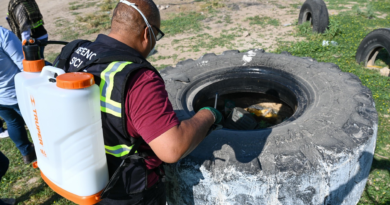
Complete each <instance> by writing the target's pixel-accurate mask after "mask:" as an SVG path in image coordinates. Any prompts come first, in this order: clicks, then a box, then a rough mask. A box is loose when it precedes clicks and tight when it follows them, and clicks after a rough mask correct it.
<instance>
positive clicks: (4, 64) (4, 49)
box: [0, 26, 36, 164]
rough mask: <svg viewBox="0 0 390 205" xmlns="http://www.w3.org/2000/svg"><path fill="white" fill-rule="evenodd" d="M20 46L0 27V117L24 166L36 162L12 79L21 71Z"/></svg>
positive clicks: (21, 52)
mask: <svg viewBox="0 0 390 205" xmlns="http://www.w3.org/2000/svg"><path fill="white" fill-rule="evenodd" d="M22 60H23V51H22V44H21V42H20V40H19V39H18V37H16V36H15V34H13V33H12V32H11V31H9V30H7V29H5V28H3V27H1V26H0V65H1V66H0V117H1V118H3V119H4V120H5V122H6V123H7V128H8V134H9V137H10V138H11V139H12V141H13V142H14V143H15V145H16V147H17V148H18V149H19V151H20V153H21V154H22V155H23V161H24V163H25V164H30V163H31V162H33V161H35V160H36V155H35V150H34V145H33V144H32V143H31V142H30V141H29V139H28V137H27V131H26V129H25V127H24V125H25V123H24V120H23V118H22V116H21V113H20V110H19V106H18V101H17V99H16V92H15V84H14V77H15V75H16V74H17V73H19V72H21V71H22V70H23V64H22Z"/></svg>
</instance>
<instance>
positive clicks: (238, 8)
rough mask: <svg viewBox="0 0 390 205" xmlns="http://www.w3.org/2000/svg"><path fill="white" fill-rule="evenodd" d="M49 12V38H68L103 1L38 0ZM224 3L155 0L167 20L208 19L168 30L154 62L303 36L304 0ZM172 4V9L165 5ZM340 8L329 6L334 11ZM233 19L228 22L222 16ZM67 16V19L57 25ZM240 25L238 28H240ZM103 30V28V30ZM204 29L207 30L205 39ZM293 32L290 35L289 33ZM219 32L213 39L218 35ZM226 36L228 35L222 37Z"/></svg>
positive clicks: (53, 48) (1, 9) (2, 9)
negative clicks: (257, 21) (259, 20)
mask: <svg viewBox="0 0 390 205" xmlns="http://www.w3.org/2000/svg"><path fill="white" fill-rule="evenodd" d="M4 1H5V0H4ZM36 1H37V3H38V5H39V7H40V9H41V12H42V14H43V16H44V21H45V27H46V29H47V30H48V32H49V40H63V39H62V38H63V36H61V35H60V34H59V33H60V32H58V31H59V30H67V29H70V30H75V29H77V28H76V27H73V26H72V24H73V23H75V21H76V17H77V15H81V16H82V15H86V14H88V13H94V12H96V11H98V10H99V8H98V6H99V5H100V4H101V3H102V2H103V0H80V1H77V3H80V2H81V3H85V4H87V3H90V4H95V5H92V6H89V7H87V8H80V9H76V10H75V9H73V10H70V5H72V3H75V0H36ZM211 2H212V3H215V2H217V4H218V5H220V7H219V8H216V10H218V12H217V14H214V15H213V16H210V15H209V14H208V13H207V9H206V8H205V6H204V5H205V2H204V1H196V2H195V1H192V0H156V1H155V3H156V4H157V5H159V6H160V7H165V9H163V10H160V13H161V17H162V20H165V19H169V18H171V16H172V15H174V14H179V13H188V12H196V13H200V14H201V15H205V16H206V18H204V20H202V22H200V23H201V24H202V27H205V28H207V29H203V30H202V31H199V32H195V33H192V32H184V33H180V34H176V35H167V36H166V37H164V38H163V39H162V40H161V41H159V42H158V45H157V48H156V50H157V51H158V52H157V53H156V54H155V55H153V57H152V58H150V59H149V60H150V61H151V62H152V64H154V65H155V66H160V68H161V66H167V65H175V64H176V63H177V62H178V61H181V60H185V59H188V58H193V59H197V58H199V57H201V56H202V55H203V54H205V53H216V54H220V53H222V52H223V51H224V50H232V49H234V50H248V49H253V48H263V49H265V50H266V51H272V50H273V49H275V45H276V43H277V41H294V40H298V39H296V38H295V37H293V35H291V33H292V32H293V29H294V27H295V24H296V22H297V19H298V15H299V10H300V6H301V5H302V4H303V2H304V0H273V1H269V0H221V1H215V0H214V1H211ZM167 6H168V8H166V7H167ZM335 12H336V11H331V10H330V11H329V13H330V14H334V13H335ZM0 13H1V14H3V17H1V18H0V25H2V26H3V27H5V28H9V26H8V24H7V23H6V20H5V14H6V13H7V4H0ZM255 16H259V17H270V18H271V19H277V20H278V21H279V25H276V26H275V25H263V26H260V25H250V24H249V22H250V21H248V20H247V18H251V17H255ZM227 17H228V18H229V19H230V20H229V21H227V22H221V20H223V19H226V18H227ZM59 20H62V21H64V22H68V23H65V24H58V21H59ZM237 28H239V29H237ZM108 32H109V30H101V31H100V33H104V34H108ZM98 33H99V32H98ZM98 33H93V34H89V35H84V36H80V37H79V38H83V39H89V40H93V39H95V38H96V36H97V35H98ZM200 34H208V35H207V36H206V37H203V39H200V37H199V35H200ZM221 34H230V35H232V36H233V37H231V38H229V39H226V40H229V41H230V42H229V43H222V46H221V45H213V44H212V43H211V42H210V40H209V41H207V40H208V39H207V38H210V39H211V38H212V40H215V39H218V38H219V36H222V35H221ZM288 34H289V35H288ZM213 37H214V38H213ZM200 40H202V41H204V42H206V44H207V45H206V46H203V47H202V46H197V44H198V43H199V41H200ZM220 40H221V41H224V39H220ZM61 47H62V46H58V45H49V46H48V47H47V48H46V50H45V55H46V56H48V54H51V53H52V54H54V53H58V52H60V50H61Z"/></svg>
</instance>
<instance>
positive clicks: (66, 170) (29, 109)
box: [15, 38, 109, 205]
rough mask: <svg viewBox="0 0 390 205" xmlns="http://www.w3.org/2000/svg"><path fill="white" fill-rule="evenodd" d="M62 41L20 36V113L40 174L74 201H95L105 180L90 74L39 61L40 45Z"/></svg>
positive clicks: (95, 89)
mask: <svg viewBox="0 0 390 205" xmlns="http://www.w3.org/2000/svg"><path fill="white" fill-rule="evenodd" d="M47 44H66V42H60V41H54V42H53V41H51V42H44V43H42V42H39V41H36V40H35V39H33V38H29V39H28V40H25V41H24V42H23V53H24V57H25V59H24V60H23V66H24V70H23V72H20V73H18V74H17V75H16V76H15V90H16V95H17V96H18V98H17V99H18V104H19V108H20V111H21V113H22V116H23V119H24V121H25V122H26V125H27V126H28V128H29V131H30V134H31V138H32V140H33V143H34V146H35V152H36V156H37V162H34V163H33V167H34V168H37V167H38V166H39V168H40V171H41V176H42V179H43V180H44V181H45V182H46V184H48V185H49V187H50V188H51V189H52V190H54V191H55V192H56V193H58V194H60V195H61V196H63V197H65V198H67V199H68V200H70V201H73V202H74V203H76V204H83V205H91V204H96V203H97V202H99V201H100V200H101V199H100V193H101V191H102V190H103V189H104V187H105V186H106V184H107V183H108V181H109V176H108V168H107V159H106V155H105V148H104V140H103V130H102V122H101V114H100V91H99V87H98V86H97V85H95V82H94V78H93V75H92V74H90V73H84V72H75V73H65V71H64V70H62V69H59V68H55V67H53V66H45V60H44V59H42V57H41V55H40V46H45V45H47Z"/></svg>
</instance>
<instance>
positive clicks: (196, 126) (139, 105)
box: [125, 69, 215, 163]
mask: <svg viewBox="0 0 390 205" xmlns="http://www.w3.org/2000/svg"><path fill="white" fill-rule="evenodd" d="M126 102H127V103H126V105H125V109H126V112H127V115H126V117H127V120H126V121H127V131H128V133H129V134H130V136H142V138H143V139H144V140H145V142H146V143H148V144H149V146H150V147H151V149H152V150H153V151H154V153H155V154H156V155H157V157H158V158H160V159H161V160H162V161H164V162H167V163H173V162H176V161H178V160H179V159H180V158H182V157H184V156H186V155H188V154H189V153H191V152H192V151H193V150H194V149H195V148H196V146H198V145H199V143H200V142H201V141H202V140H203V139H204V138H205V136H206V134H207V132H208V130H209V129H210V127H211V126H212V124H213V123H214V120H215V119H214V114H213V113H212V111H210V110H200V111H199V112H198V113H197V114H196V115H195V116H194V117H192V118H191V119H188V120H185V121H182V122H180V121H179V120H178V119H177V117H176V115H175V112H174V110H173V107H172V104H171V103H170V101H169V99H168V93H167V91H166V90H165V85H164V81H163V80H162V79H161V78H160V77H159V76H158V75H157V74H156V73H154V72H153V71H150V70H147V69H141V70H139V71H137V72H136V73H134V76H133V77H132V78H131V80H130V81H129V84H128V91H127V95H126Z"/></svg>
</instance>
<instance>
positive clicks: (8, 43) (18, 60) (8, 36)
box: [1, 29, 24, 71]
mask: <svg viewBox="0 0 390 205" xmlns="http://www.w3.org/2000/svg"><path fill="white" fill-rule="evenodd" d="M2 32H3V34H4V39H3V42H2V45H1V46H2V47H3V49H4V51H5V53H6V54H7V55H8V56H9V57H10V58H11V59H12V61H13V62H14V64H15V65H16V66H17V67H18V68H19V70H20V71H23V63H22V61H23V59H24V56H23V49H22V44H21V43H20V40H19V39H18V37H16V36H15V34H14V33H12V32H11V31H9V30H7V29H4V31H2Z"/></svg>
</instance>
